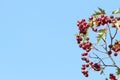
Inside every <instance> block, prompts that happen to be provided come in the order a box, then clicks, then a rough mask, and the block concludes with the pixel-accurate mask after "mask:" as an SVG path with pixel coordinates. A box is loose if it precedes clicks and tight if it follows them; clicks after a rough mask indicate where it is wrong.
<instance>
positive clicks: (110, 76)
mask: <svg viewBox="0 0 120 80" xmlns="http://www.w3.org/2000/svg"><path fill="white" fill-rule="evenodd" d="M109 78H110V80H117V79H116V76H115V75H114V74H112V73H110V75H109Z"/></svg>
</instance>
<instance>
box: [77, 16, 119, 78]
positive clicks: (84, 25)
mask: <svg viewBox="0 0 120 80" xmlns="http://www.w3.org/2000/svg"><path fill="white" fill-rule="evenodd" d="M118 21H120V17H114V16H112V15H111V16H106V15H105V14H101V15H97V16H90V17H89V21H88V22H87V21H86V20H85V19H82V20H78V21H77V26H78V30H79V33H78V35H76V40H77V43H78V45H79V47H80V48H82V49H83V50H85V52H83V53H82V54H81V56H82V57H81V59H82V60H83V61H85V62H86V63H85V64H82V67H81V72H82V73H83V75H84V76H85V77H88V76H89V75H88V70H87V68H89V67H91V68H92V69H94V70H95V71H100V70H101V68H102V67H101V65H100V62H98V63H93V62H92V61H90V59H89V57H88V53H89V52H90V51H91V47H92V46H94V45H93V44H92V43H91V42H90V41H89V38H88V37H87V38H86V34H87V33H88V29H89V28H92V31H94V32H99V31H100V30H102V29H106V30H107V28H105V27H103V28H102V29H100V28H99V26H104V25H106V24H107V25H109V24H111V25H112V27H113V28H117V25H116V22H118ZM106 47H109V51H107V53H108V55H111V54H112V52H114V56H117V55H118V52H119V51H120V41H115V42H114V44H113V43H111V44H110V45H109V46H107V45H106ZM101 52H102V51H101ZM105 53H106V52H105ZM110 80H117V79H116V77H115V76H114V75H113V74H110Z"/></svg>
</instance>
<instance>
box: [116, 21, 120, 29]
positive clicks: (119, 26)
mask: <svg viewBox="0 0 120 80" xmlns="http://www.w3.org/2000/svg"><path fill="white" fill-rule="evenodd" d="M115 26H116V27H117V29H118V30H120V22H119V21H117V22H116V23H115Z"/></svg>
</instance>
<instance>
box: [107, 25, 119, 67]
mask: <svg viewBox="0 0 120 80" xmlns="http://www.w3.org/2000/svg"><path fill="white" fill-rule="evenodd" d="M107 26H108V30H109V34H110V41H111V42H110V43H111V44H112V43H113V39H114V38H115V36H116V34H117V31H116V32H115V34H114V36H113V37H112V34H111V30H110V27H109V25H108V24H107ZM110 50H111V49H110ZM108 56H109V58H110V59H111V61H112V63H113V65H114V66H115V67H118V66H117V65H116V63H115V61H114V60H113V58H112V56H111V55H108Z"/></svg>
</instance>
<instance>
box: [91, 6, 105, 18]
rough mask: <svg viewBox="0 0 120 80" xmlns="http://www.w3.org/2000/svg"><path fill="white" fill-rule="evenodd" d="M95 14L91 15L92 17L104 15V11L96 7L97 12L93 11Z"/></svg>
mask: <svg viewBox="0 0 120 80" xmlns="http://www.w3.org/2000/svg"><path fill="white" fill-rule="evenodd" d="M94 12H95V13H94V14H93V16H95V17H96V16H97V15H100V14H105V10H104V9H102V8H100V7H98V10H95V11H94Z"/></svg>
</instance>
